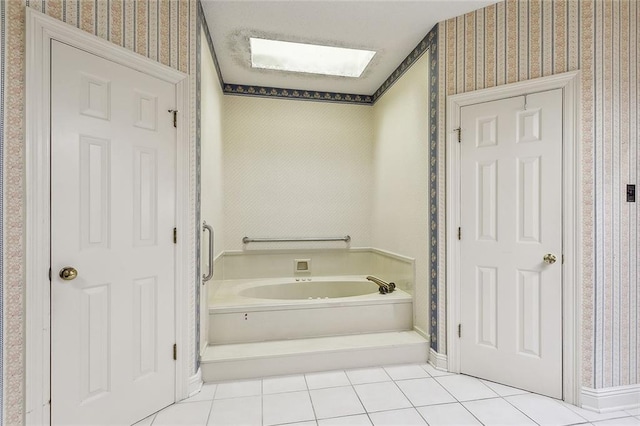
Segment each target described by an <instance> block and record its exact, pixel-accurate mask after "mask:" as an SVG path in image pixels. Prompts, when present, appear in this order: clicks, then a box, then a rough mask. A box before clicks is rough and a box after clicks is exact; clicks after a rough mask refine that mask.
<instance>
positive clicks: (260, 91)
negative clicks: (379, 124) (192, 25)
mask: <svg viewBox="0 0 640 426" xmlns="http://www.w3.org/2000/svg"><path fill="white" fill-rule="evenodd" d="M222 91H223V93H224V94H225V95H240V96H257V97H263V98H285V99H295V100H302V101H325V102H340V103H347V104H364V105H373V97H372V96H370V95H356V94H351V93H335V92H317V91H313V90H299V89H281V88H278V87H265V86H247V85H242V84H229V83H224V87H223V90H222Z"/></svg>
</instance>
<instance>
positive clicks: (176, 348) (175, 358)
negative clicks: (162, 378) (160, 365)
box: [173, 343, 178, 361]
mask: <svg viewBox="0 0 640 426" xmlns="http://www.w3.org/2000/svg"><path fill="white" fill-rule="evenodd" d="M177 359H178V345H176V344H175V343H174V344H173V360H174V361H175V360H177Z"/></svg>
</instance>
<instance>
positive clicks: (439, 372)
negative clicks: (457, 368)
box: [420, 364, 453, 377]
mask: <svg viewBox="0 0 640 426" xmlns="http://www.w3.org/2000/svg"><path fill="white" fill-rule="evenodd" d="M420 367H422V369H423V370H424V371H426V372H427V373H429V375H430V376H431V377H439V376H450V375H451V374H453V373H449V372H448V371H442V370H438V369H437V368H435V367H434V366H433V365H431V364H423V365H421V366H420Z"/></svg>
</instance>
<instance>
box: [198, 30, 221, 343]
mask: <svg viewBox="0 0 640 426" xmlns="http://www.w3.org/2000/svg"><path fill="white" fill-rule="evenodd" d="M201 37H202V40H204V37H205V36H204V34H203V35H202V36H201ZM200 54H201V58H202V62H201V64H200V73H201V74H200V75H201V82H200V87H201V93H200V96H201V109H200V113H201V116H202V117H203V120H202V123H201V125H200V131H201V142H200V146H201V147H200V149H201V151H200V161H201V165H202V166H201V172H200V181H201V188H202V189H201V193H200V197H201V207H200V208H201V210H200V216H201V218H202V220H205V221H207V223H208V224H209V225H211V226H213V229H214V231H215V238H214V241H215V249H214V255H215V256H217V255H218V254H220V253H221V252H222V241H223V240H222V232H223V229H224V225H223V224H224V222H223V206H222V196H223V193H224V191H223V186H222V105H223V94H222V89H221V88H220V81H219V80H218V75H217V73H216V68H215V65H214V63H213V57H212V56H211V53H210V51H209V45H208V43H207V42H206V41H205V42H204V43H202V44H201V46H200ZM201 244H202V252H201V253H202V255H201V265H202V273H206V271H207V268H208V267H209V259H208V254H209V248H208V244H209V241H208V235H207V237H206V238H204V239H203V240H202V243H201ZM206 289H207V286H202V287H201V290H202V293H201V297H200V348H201V351H202V350H204V348H205V347H206V343H207V336H208V332H207V330H208V325H209V312H208V309H209V306H208V303H207V292H206Z"/></svg>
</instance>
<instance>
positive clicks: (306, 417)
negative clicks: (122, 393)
mask: <svg viewBox="0 0 640 426" xmlns="http://www.w3.org/2000/svg"><path fill="white" fill-rule="evenodd" d="M481 424H484V425H550V426H551V425H553V426H564V425H578V424H580V425H596V426H607V425H620V426H624V425H636V426H640V410H638V409H635V410H628V411H619V412H614V413H606V414H598V413H594V412H591V411H587V410H583V409H581V408H578V407H574V406H572V405H569V404H565V403H564V402H562V401H557V400H555V399H551V398H547V397H544V396H540V395H536V394H532V393H529V392H526V391H522V390H520V389H515V388H511V387H508V386H504V385H499V384H496V383H491V382H487V381H484V380H479V379H476V378H473V377H469V376H464V375H458V374H450V373H446V372H443V371H439V370H436V369H434V368H433V367H432V366H430V365H428V364H424V365H397V366H389V367H379V368H366V369H358V370H346V371H330V372H325V373H312V374H304V375H295V376H286V377H269V378H265V379H261V380H260V379H258V380H242V381H236V382H223V383H211V384H205V385H204V386H203V388H202V390H201V391H200V392H199V393H198V394H197V395H194V396H192V397H191V398H189V399H186V400H184V401H181V402H179V403H177V404H174V405H171V406H169V407H167V408H165V409H164V410H162V411H159V412H158V413H156V414H154V415H152V416H150V417H147V418H146V419H144V420H142V421H141V422H139V423H136V425H135V426H150V425H153V426H183V425H200V426H205V425H207V426H209V425H212V426H218V425H220V426H222V425H225V426H231V425H233V426H240V425H242V426H244V425H258V426H260V425H262V426H275V425H288V426H338V425H375V426H383V425H389V426H392V425H393V426H405V425H406V426H408V425H432V426H433V425H481Z"/></svg>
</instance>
